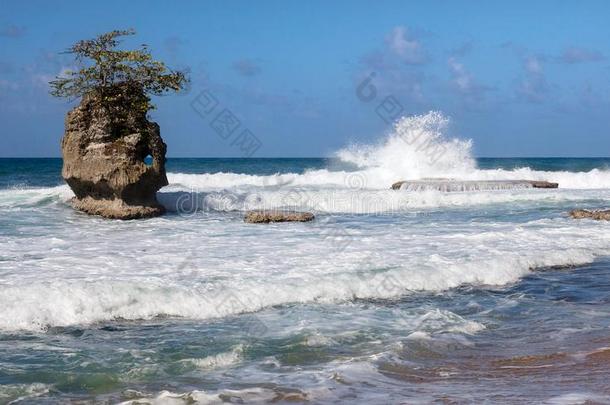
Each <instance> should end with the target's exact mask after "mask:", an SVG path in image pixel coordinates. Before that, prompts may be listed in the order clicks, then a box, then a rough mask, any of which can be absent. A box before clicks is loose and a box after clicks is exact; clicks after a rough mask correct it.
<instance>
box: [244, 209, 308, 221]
mask: <svg viewBox="0 0 610 405" xmlns="http://www.w3.org/2000/svg"><path fill="white" fill-rule="evenodd" d="M314 218H315V216H314V215H313V214H312V213H311V212H297V211H248V212H246V216H245V217H244V221H245V222H248V223H251V224H267V223H269V222H308V221H313V220H314Z"/></svg>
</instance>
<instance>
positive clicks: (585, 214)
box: [570, 210, 610, 221]
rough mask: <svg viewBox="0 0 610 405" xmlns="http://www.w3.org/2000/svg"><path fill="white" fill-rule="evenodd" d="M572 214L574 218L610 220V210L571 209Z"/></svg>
mask: <svg viewBox="0 0 610 405" xmlns="http://www.w3.org/2000/svg"><path fill="white" fill-rule="evenodd" d="M570 216H571V217H572V218H574V219H595V220H597V221H610V210H605V211H602V210H596V211H590V210H574V211H570Z"/></svg>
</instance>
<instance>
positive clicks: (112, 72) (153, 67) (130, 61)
mask: <svg viewBox="0 0 610 405" xmlns="http://www.w3.org/2000/svg"><path fill="white" fill-rule="evenodd" d="M134 34H135V31H134V30H133V29H130V30H115V31H111V32H108V33H105V34H102V35H100V36H98V37H97V38H95V39H88V40H83V41H79V42H77V43H76V44H74V45H73V46H72V47H71V48H69V49H68V50H67V52H66V53H69V54H73V55H75V58H76V62H77V63H78V64H80V65H81V66H82V67H81V68H80V69H79V70H78V71H72V70H69V71H66V72H63V75H62V76H59V77H57V78H56V79H55V80H53V81H51V82H50V83H49V84H50V85H51V95H53V96H56V97H67V98H79V97H83V96H86V95H89V96H95V97H96V98H97V99H98V100H99V101H100V102H101V103H102V105H103V106H105V107H107V108H117V107H119V108H120V107H122V108H130V109H133V108H136V109H138V110H140V111H144V112H146V111H148V110H150V109H152V108H154V106H153V105H152V104H151V103H150V97H149V95H156V96H160V95H163V94H166V93H167V92H170V91H180V90H181V89H183V88H184V87H185V85H186V84H187V83H188V78H187V77H186V75H185V73H184V72H181V71H172V70H170V69H169V68H167V67H166V66H165V64H164V63H163V62H159V61H155V60H153V59H152V56H151V54H150V51H149V50H148V47H147V45H141V47H140V49H137V50H121V49H117V46H118V45H119V44H120V39H119V38H120V37H123V36H128V35H134Z"/></svg>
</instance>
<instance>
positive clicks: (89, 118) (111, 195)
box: [61, 96, 168, 219]
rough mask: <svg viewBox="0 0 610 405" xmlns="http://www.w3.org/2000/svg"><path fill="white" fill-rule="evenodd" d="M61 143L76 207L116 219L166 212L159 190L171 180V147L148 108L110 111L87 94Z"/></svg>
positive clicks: (64, 171)
mask: <svg viewBox="0 0 610 405" xmlns="http://www.w3.org/2000/svg"><path fill="white" fill-rule="evenodd" d="M131 97H132V96H131ZM61 146H62V156H63V169H62V176H63V178H64V179H65V180H66V182H67V183H68V185H69V186H70V188H71V189H72V191H73V192H74V194H75V195H76V196H75V197H74V199H73V201H72V202H73V206H74V207H75V208H76V209H78V210H81V211H84V212H86V213H89V214H93V215H101V216H103V217H106V218H116V219H134V218H145V217H153V216H158V215H161V214H163V213H164V212H165V209H164V208H163V206H162V205H160V204H159V203H158V202H157V198H156V192H157V190H159V189H160V188H161V187H163V186H166V185H167V184H168V182H167V177H166V174H165V152H166V149H167V147H166V145H165V143H164V142H163V139H161V135H160V133H159V125H157V123H155V122H150V121H148V119H147V118H146V112H145V111H139V110H137V109H132V110H125V111H119V112H117V111H109V109H108V108H102V107H101V105H100V103H99V100H97V99H96V98H95V97H93V96H85V97H83V99H82V101H81V103H80V105H78V106H77V107H75V108H74V109H73V110H72V111H70V112H69V113H68V115H67V117H66V129H65V134H64V137H63V139H62V144H61ZM148 156H150V157H151V158H152V161H151V162H150V163H149V164H148V163H147V162H146V161H145V160H146V158H147V157H148Z"/></svg>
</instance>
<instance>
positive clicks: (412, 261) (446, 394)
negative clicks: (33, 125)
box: [0, 155, 610, 404]
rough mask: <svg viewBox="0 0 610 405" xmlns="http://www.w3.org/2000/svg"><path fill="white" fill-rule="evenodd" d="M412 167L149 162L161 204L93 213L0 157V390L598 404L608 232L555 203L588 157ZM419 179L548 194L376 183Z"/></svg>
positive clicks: (587, 188) (579, 194)
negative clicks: (304, 217) (266, 221)
mask: <svg viewBox="0 0 610 405" xmlns="http://www.w3.org/2000/svg"><path fill="white" fill-rule="evenodd" d="M367 159H370V158H369V155H367ZM447 159H449V157H447ZM387 160H388V161H389V162H393V161H392V159H391V158H390V157H388V158H387ZM445 163H447V162H445ZM450 163H451V162H450ZM429 166H430V165H429V162H426V161H422V162H413V161H409V162H404V165H403V166H400V165H397V164H394V163H392V164H389V165H383V164H376V163H375V162H374V161H371V160H366V162H364V163H363V161H362V160H359V159H347V158H345V157H343V158H335V159H169V161H168V165H167V167H168V178H169V181H170V185H169V186H168V187H166V188H164V189H163V190H161V191H160V192H159V194H158V198H159V201H161V202H162V203H163V204H164V205H165V206H166V207H167V209H168V214H167V215H166V216H164V217H161V218H154V219H150V220H142V221H109V220H104V219H101V218H95V217H89V216H86V215H83V214H80V213H77V212H75V211H74V210H73V209H72V208H71V207H70V205H69V199H70V198H71V193H70V190H69V189H68V188H67V186H65V185H63V182H62V180H61V175H60V171H61V160H59V159H0V308H1V311H2V314H1V316H0V403H9V402H11V401H13V403H45V404H46V403H49V404H55V403H68V402H70V401H74V402H77V403H78V401H82V402H83V403H88V402H94V401H97V402H99V403H120V402H127V403H130V401H134V402H131V403H193V402H198V403H222V402H229V403H269V402H274V403H295V402H296V403H374V404H377V403H379V404H382V403H383V404H385V403H430V402H441V403H482V402H487V403H524V402H536V403H540V402H547V403H583V402H584V401H590V403H608V402H610V384H608V373H607V366H608V361H609V360H610V349H608V347H610V333H609V332H610V329H609V327H610V262H609V260H608V256H609V255H610V233H609V231H610V224H607V223H602V222H594V221H588V220H584V221H575V220H572V219H570V218H569V217H568V216H567V214H566V213H567V212H568V211H569V210H570V209H573V208H602V207H607V206H608V198H609V197H610V169H609V167H610V159H608V158H604V159H565V158H545V159H529V158H528V159H491V158H486V159H476V160H473V161H472V162H466V163H464V162H462V161H461V160H460V161H459V162H458V161H454V162H453V163H451V164H447V165H446V166H443V161H442V160H441V161H440V162H435V163H434V167H439V169H438V170H432V169H431V168H430V167H429ZM425 170H428V171H430V175H427V174H422V171H425ZM414 173H415V174H414ZM427 177H445V178H446V177H450V178H456V179H467V180H470V181H474V180H490V179H494V180H498V179H532V180H549V181H557V182H558V183H559V184H560V188H559V189H557V190H533V189H515V190H501V191H476V192H469V193H440V192H433V191H428V192H422V193H409V192H405V191H394V190H389V186H390V184H391V183H392V182H393V181H398V180H402V179H420V178H427ZM252 208H292V209H301V210H310V211H313V212H314V213H315V214H316V220H315V221H314V222H312V223H306V224H272V225H262V226H260V225H250V224H245V223H243V221H242V217H243V212H244V211H245V210H247V209H252Z"/></svg>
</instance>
